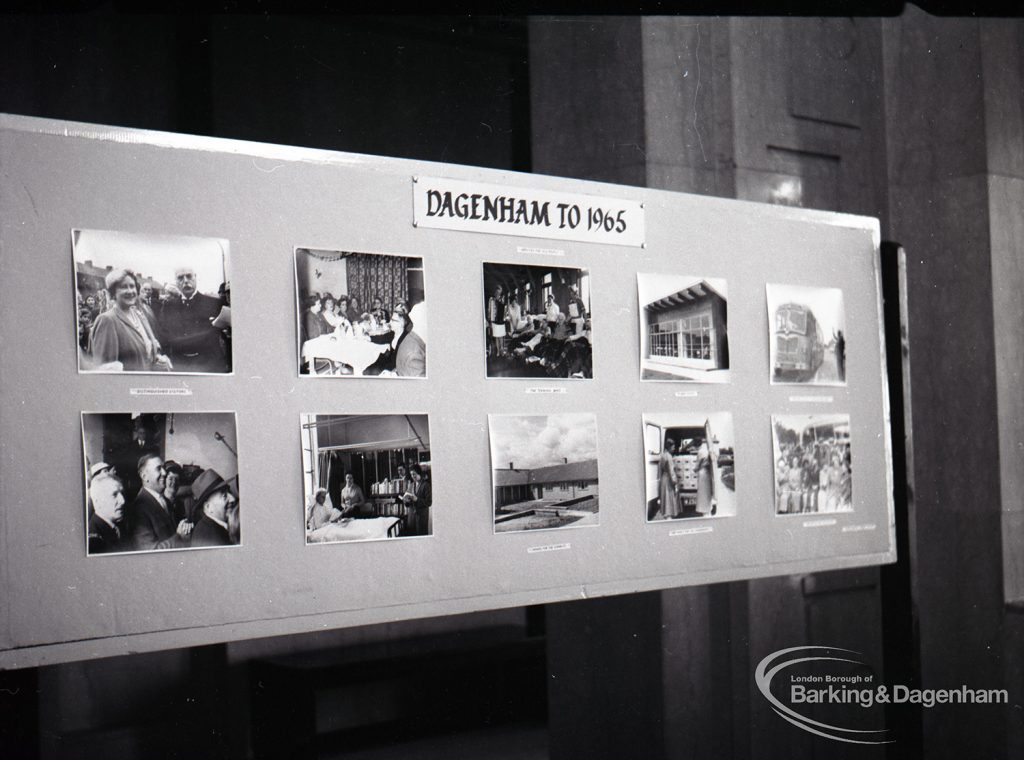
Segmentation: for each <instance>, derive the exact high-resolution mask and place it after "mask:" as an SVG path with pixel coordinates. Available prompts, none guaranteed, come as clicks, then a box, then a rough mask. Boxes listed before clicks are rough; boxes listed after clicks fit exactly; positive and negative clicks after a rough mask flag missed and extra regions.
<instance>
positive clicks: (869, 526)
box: [843, 523, 878, 533]
mask: <svg viewBox="0 0 1024 760" xmlns="http://www.w3.org/2000/svg"><path fill="white" fill-rule="evenodd" d="M877 528H878V526H877V525H875V524H874V523H865V524H863V525H844V526H843V533H862V532H863V531H865V530H875V529H877Z"/></svg>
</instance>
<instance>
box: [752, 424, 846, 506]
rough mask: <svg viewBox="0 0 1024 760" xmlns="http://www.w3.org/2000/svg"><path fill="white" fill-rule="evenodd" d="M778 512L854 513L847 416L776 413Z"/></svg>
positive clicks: (773, 435) (773, 434)
mask: <svg viewBox="0 0 1024 760" xmlns="http://www.w3.org/2000/svg"><path fill="white" fill-rule="evenodd" d="M772 446H773V451H774V454H775V514H777V515H798V514H807V513H815V512H852V511H853V464H852V460H851V458H850V416H849V415H848V414H780V415H772Z"/></svg>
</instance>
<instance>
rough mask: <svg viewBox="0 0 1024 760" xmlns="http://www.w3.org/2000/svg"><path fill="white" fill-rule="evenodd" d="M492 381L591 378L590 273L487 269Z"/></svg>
mask: <svg viewBox="0 0 1024 760" xmlns="http://www.w3.org/2000/svg"><path fill="white" fill-rule="evenodd" d="M484 330H485V340H486V346H487V349H486V351H487V377H498V378H519V377H525V378H549V379H554V378H577V379H582V378H590V377H593V376H594V373H593V348H592V346H593V342H592V340H591V315H590V274H589V273H588V271H587V270H586V269H572V268H564V267H561V268H560V267H551V266H531V265H526V264H490V263H485V264H484Z"/></svg>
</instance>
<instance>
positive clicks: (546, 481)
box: [488, 414, 599, 533]
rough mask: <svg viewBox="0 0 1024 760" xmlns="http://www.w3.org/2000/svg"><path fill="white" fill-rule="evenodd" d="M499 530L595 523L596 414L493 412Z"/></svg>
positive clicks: (493, 465) (496, 525)
mask: <svg viewBox="0 0 1024 760" xmlns="http://www.w3.org/2000/svg"><path fill="white" fill-rule="evenodd" d="M488 423H489V430H490V441H491V471H492V472H491V475H492V485H493V488H494V531H495V533H507V532H518V531H524V530H549V529H555V528H569V527H573V528H575V527H580V526H595V525H597V524H598V522H599V514H598V507H599V503H598V493H597V417H596V416H595V415H593V414H491V415H489V416H488Z"/></svg>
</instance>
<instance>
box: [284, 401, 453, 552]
mask: <svg viewBox="0 0 1024 760" xmlns="http://www.w3.org/2000/svg"><path fill="white" fill-rule="evenodd" d="M302 466H303V472H304V473H305V475H304V484H305V520H306V523H305V524H306V543H307V544H325V543H337V542H342V541H377V540H381V539H388V538H408V537H411V536H430V535H432V534H433V519H432V517H431V507H432V506H433V498H432V482H431V477H430V475H431V472H430V423H429V421H428V420H427V415H425V414H361V415H340V414H316V415H314V414H304V415H302Z"/></svg>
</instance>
